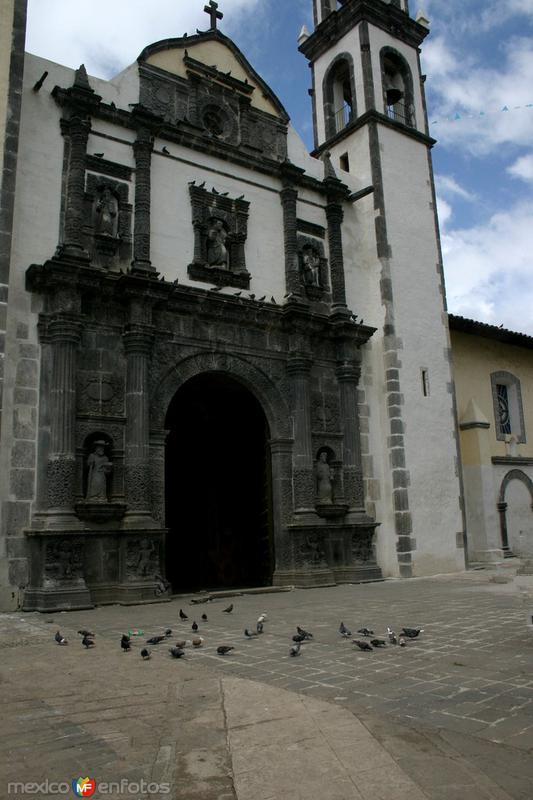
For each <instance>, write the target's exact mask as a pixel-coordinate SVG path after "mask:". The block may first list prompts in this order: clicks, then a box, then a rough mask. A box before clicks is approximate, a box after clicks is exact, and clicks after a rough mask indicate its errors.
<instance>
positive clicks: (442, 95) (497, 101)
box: [426, 38, 533, 156]
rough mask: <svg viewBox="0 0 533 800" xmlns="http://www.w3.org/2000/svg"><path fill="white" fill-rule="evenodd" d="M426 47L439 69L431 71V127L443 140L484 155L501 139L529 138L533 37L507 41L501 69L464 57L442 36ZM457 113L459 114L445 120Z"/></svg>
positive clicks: (502, 141)
mask: <svg viewBox="0 0 533 800" xmlns="http://www.w3.org/2000/svg"><path fill="white" fill-rule="evenodd" d="M426 49H429V64H431V63H432V62H433V64H434V65H435V70H436V71H435V73H434V74H431V73H430V79H431V83H430V86H431V90H432V94H433V102H432V108H431V111H430V121H431V122H432V123H433V124H432V126H431V128H432V133H433V134H434V135H435V136H437V137H438V139H439V141H440V143H441V144H443V145H444V146H455V145H460V146H462V147H463V148H465V149H466V150H468V151H469V152H470V153H472V154H474V155H478V156H482V155H486V154H488V153H491V152H494V151H495V150H496V149H498V148H499V147H500V146H501V145H502V144H515V145H529V144H530V143H531V130H532V126H533V107H530V108H527V107H526V106H527V105H528V104H531V103H533V87H532V84H531V75H532V74H533V38H531V39H528V38H515V39H514V40H512V41H510V42H508V43H507V44H506V47H505V51H504V53H505V61H504V62H503V63H502V65H501V67H499V68H498V69H494V68H488V67H482V66H479V65H477V66H476V65H475V64H473V62H472V61H470V63H468V62H467V61H465V59H462V60H461V61H460V60H459V59H458V58H455V56H454V54H453V51H452V50H451V49H450V48H449V47H448V46H447V45H446V44H445V43H444V42H443V41H441V42H439V43H438V46H437V48H434V49H433V51H432V50H431V49H430V48H426ZM454 62H455V66H454ZM435 95H436V97H435ZM504 107H507V108H508V109H509V111H502V109H503V108H504ZM517 107H519V108H517ZM456 114H458V115H459V117H460V119H457V120H455V121H447V119H446V118H447V117H449V116H452V117H455V115H456ZM469 115H471V117H470V116H469ZM435 121H436V122H435Z"/></svg>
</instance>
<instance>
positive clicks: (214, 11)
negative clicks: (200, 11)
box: [204, 0, 224, 31]
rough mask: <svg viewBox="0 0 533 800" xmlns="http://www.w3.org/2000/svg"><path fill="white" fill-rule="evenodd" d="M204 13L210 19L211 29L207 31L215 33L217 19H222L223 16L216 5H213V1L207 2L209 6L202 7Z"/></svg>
mask: <svg viewBox="0 0 533 800" xmlns="http://www.w3.org/2000/svg"><path fill="white" fill-rule="evenodd" d="M204 11H205V13H206V14H209V15H210V17H211V27H210V28H209V30H212V31H213V30H214V31H216V29H217V19H222V18H223V16H224V14H223V13H222V11H219V10H218V3H215V0H209V5H208V6H204Z"/></svg>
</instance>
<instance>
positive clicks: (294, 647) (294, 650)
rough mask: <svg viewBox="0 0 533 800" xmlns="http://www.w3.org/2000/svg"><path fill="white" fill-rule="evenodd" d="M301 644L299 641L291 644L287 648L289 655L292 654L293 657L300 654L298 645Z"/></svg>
mask: <svg viewBox="0 0 533 800" xmlns="http://www.w3.org/2000/svg"><path fill="white" fill-rule="evenodd" d="M301 646H302V645H301V643H300V642H297V643H296V644H293V645H292V647H291V649H290V650H289V655H290V656H292V657H293V658H294V657H295V656H299V655H300V647H301Z"/></svg>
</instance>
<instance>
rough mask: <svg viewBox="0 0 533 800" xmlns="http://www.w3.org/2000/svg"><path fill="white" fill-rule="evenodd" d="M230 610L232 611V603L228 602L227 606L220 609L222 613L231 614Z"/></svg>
mask: <svg viewBox="0 0 533 800" xmlns="http://www.w3.org/2000/svg"><path fill="white" fill-rule="evenodd" d="M232 611H233V603H230V604H229V606H228V607H227V608H223V609H222V612H223V613H224V614H231V612H232Z"/></svg>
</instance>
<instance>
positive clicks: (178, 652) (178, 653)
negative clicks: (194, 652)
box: [168, 647, 185, 658]
mask: <svg viewBox="0 0 533 800" xmlns="http://www.w3.org/2000/svg"><path fill="white" fill-rule="evenodd" d="M168 652H169V653H170V655H171V656H172V658H181V657H182V656H184V655H185V650H182V649H181V647H171V648H170V649H169V651H168Z"/></svg>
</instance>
